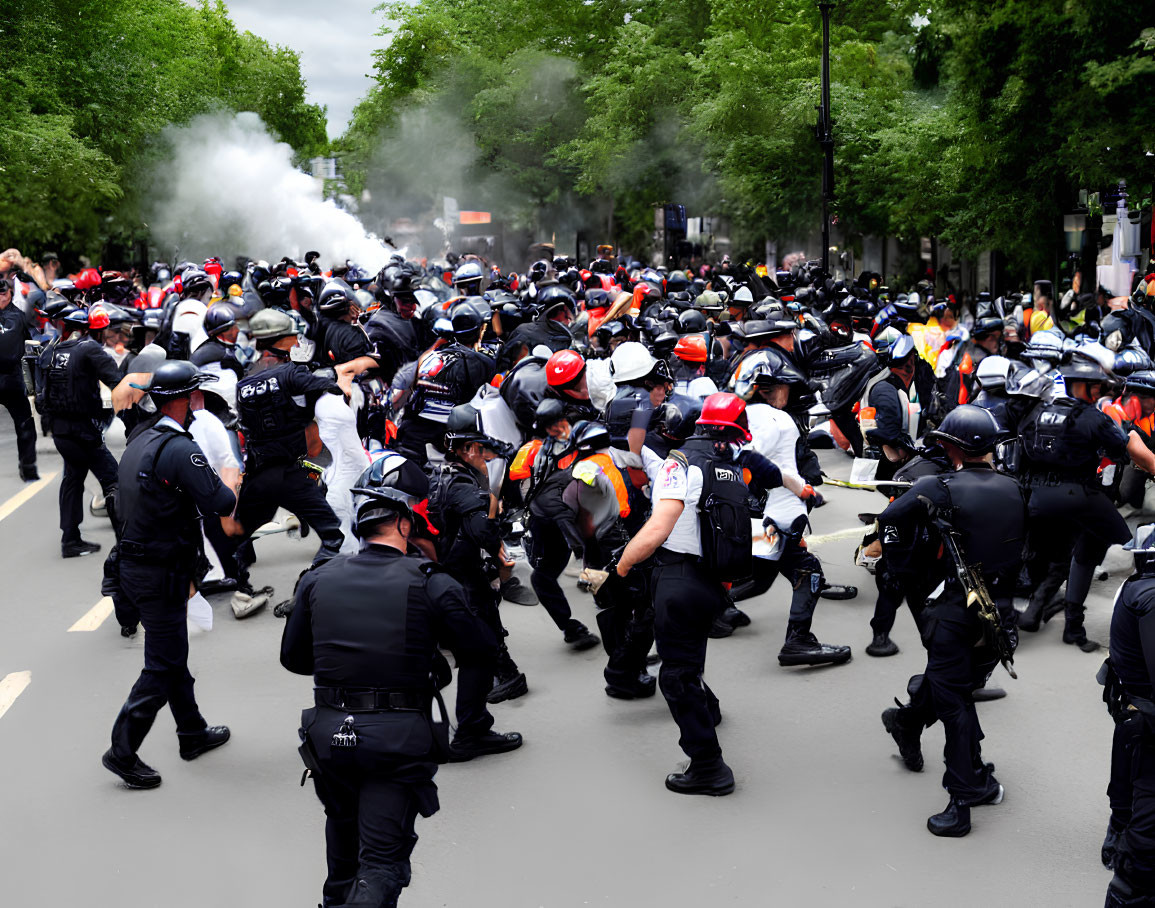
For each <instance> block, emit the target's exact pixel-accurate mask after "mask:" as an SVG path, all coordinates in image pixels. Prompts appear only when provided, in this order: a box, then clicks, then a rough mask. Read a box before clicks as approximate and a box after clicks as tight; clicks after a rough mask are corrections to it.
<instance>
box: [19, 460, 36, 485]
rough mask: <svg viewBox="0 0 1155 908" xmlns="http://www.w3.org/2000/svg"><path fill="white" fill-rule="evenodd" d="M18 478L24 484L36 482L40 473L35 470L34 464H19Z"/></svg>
mask: <svg viewBox="0 0 1155 908" xmlns="http://www.w3.org/2000/svg"><path fill="white" fill-rule="evenodd" d="M20 478H21V479H23V480H24V481H25V482H36V481H37V480H39V479H40V471H39V470H37V469H36V464H35V463H22V464H20Z"/></svg>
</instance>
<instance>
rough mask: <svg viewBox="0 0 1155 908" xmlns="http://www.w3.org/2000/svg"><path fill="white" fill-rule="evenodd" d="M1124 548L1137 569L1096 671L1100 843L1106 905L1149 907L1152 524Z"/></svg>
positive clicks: (1153, 895)
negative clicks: (1102, 746) (1105, 753)
mask: <svg viewBox="0 0 1155 908" xmlns="http://www.w3.org/2000/svg"><path fill="white" fill-rule="evenodd" d="M1124 548H1126V549H1129V550H1130V551H1131V552H1132V554H1133V555H1134V556H1135V573H1133V574H1132V575H1131V576H1130V577H1129V578H1127V580H1126V582H1125V583H1124V584H1123V586H1122V587H1121V588H1120V589H1119V593H1118V595H1117V596H1116V597H1115V611H1114V614H1113V615H1112V618H1111V657H1110V659H1109V660H1108V661H1107V662H1106V663H1104V665H1103V673H1102V675H1101V676H1100V677H1101V679H1102V680H1104V681H1106V682H1107V691H1106V693H1105V694H1104V700H1106V701H1107V705H1108V709H1109V710H1110V712H1111V715H1112V717H1113V718H1114V720H1115V733H1114V738H1113V740H1112V747H1111V783H1110V785H1108V787H1107V795H1108V797H1109V798H1110V800H1111V822H1110V825H1109V827H1108V829H1107V837H1106V840H1105V841H1104V842H1103V863H1104V864H1106V865H1107V866H1108V867H1110V868H1111V869H1113V870H1114V871H1115V877H1114V879H1112V880H1111V883H1110V885H1109V886H1108V888H1107V901H1106V908H1125V906H1138V905H1143V906H1150V905H1155V524H1145V525H1143V526H1140V527H1138V528H1137V529H1136V531H1135V536H1134V538H1133V539H1132V541H1131V542H1129V543H1127V545H1126V546H1124Z"/></svg>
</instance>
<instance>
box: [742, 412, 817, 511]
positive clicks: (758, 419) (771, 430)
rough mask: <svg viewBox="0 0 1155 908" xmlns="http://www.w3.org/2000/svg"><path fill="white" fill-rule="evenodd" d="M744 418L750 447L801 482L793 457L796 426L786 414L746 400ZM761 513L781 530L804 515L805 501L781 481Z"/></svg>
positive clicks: (768, 495) (785, 476)
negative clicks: (747, 428) (747, 426)
mask: <svg viewBox="0 0 1155 908" xmlns="http://www.w3.org/2000/svg"><path fill="white" fill-rule="evenodd" d="M746 419H747V421H748V422H749V424H750V435H751V436H753V441H751V442H750V447H751V448H753V449H754V450H755V451H757V452H758V453H759V454H761V455H762V456H763V457H765V458H766V459H767V460H769V461H770V462H771V463H773V464H774V465H775V466H776V467H778V469H779V470H780V471H781V473H782V476H783V477H784V478H789V479H792V480H795V481H797V482H802V481H803V480H802V477H801V476H800V475H799V473H798V462H797V461H796V460H795V457H794V454H795V451H796V450H797V449H796V445H797V444H798V426H797V425H796V424H795V422H794V420H793V419H792V418H791V417H790V416H789V414H787V413H785V412H783V411H782V410H779V409H777V408H775V407H772V406H770V405H769V404H748V405H747V406H746ZM762 513H763V515H764V516H766V517H769V518H770V519H771V520H773V521H774V523H776V524H777V525H778V526H779V527H781V528H782V529H783V530H788V529H789V528H790V526H791V524H793V523H794V521H795V520H797V519H798V518H799V517H803V516H805V515H806V505H804V504H803V503H802V499H801V498H799V497H798V496H797V495H795V494H794V493H793V492H791V491H790V490H789V489H788V488H786V486H784V485H783V486H779V487H778V488H776V489H771V490H770V492H769V493H768V494H767V496H766V507H765V509H764V510H763V512H762Z"/></svg>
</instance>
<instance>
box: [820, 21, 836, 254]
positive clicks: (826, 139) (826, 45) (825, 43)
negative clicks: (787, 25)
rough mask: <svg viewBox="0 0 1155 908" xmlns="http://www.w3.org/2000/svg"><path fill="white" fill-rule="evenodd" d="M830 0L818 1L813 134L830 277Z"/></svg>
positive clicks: (832, 190)
mask: <svg viewBox="0 0 1155 908" xmlns="http://www.w3.org/2000/svg"><path fill="white" fill-rule="evenodd" d="M833 8H834V2H833V0H820V2H819V4H818V9H819V11H820V12H821V13H822V103H821V104H820V105H819V107H818V125H817V127H816V128H815V133H816V135H817V136H818V144H819V145H821V146H822V157H823V160H822V271H823V273H824V274H825V275H826V276H829V275H830V203H831V202H832V201H833V200H834V133H833V125H834V124H833V123H832V122H831V120H830V10H831V9H833Z"/></svg>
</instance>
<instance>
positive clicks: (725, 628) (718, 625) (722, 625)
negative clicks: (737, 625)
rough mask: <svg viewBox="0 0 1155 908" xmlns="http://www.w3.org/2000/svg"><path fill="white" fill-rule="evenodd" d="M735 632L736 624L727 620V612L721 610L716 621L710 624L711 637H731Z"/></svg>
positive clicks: (714, 638) (717, 638) (715, 618)
mask: <svg viewBox="0 0 1155 908" xmlns="http://www.w3.org/2000/svg"><path fill="white" fill-rule="evenodd" d="M733 633H734V625H732V624H731V623H730V622H729V621H727V620H726V613H725V612H719V613H718V614H717V615H716V616H715V617H714V623H713V624H711V625H710V639H712V640H720V639H721V638H723V637H729V636H730V635H731V634H733Z"/></svg>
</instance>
